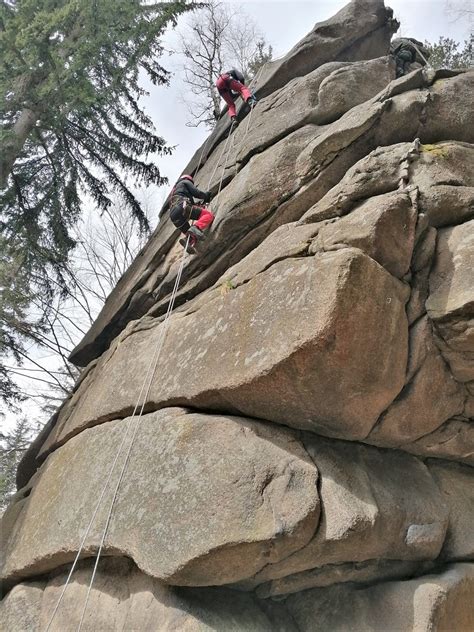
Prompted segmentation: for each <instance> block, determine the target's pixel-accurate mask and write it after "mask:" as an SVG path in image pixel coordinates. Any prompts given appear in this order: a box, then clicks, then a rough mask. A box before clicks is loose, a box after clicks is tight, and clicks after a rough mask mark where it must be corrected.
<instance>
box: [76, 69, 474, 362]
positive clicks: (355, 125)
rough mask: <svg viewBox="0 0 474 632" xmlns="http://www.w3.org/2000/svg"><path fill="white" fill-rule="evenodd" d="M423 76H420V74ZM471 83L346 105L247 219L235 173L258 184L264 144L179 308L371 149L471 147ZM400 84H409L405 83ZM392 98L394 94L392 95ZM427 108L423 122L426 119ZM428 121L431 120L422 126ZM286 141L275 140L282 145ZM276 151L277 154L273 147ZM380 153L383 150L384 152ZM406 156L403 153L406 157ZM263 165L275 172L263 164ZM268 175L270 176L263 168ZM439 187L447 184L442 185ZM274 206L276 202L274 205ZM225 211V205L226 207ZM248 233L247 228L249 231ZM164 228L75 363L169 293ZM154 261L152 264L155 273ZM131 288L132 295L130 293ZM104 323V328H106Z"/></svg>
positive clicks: (465, 76)
mask: <svg viewBox="0 0 474 632" xmlns="http://www.w3.org/2000/svg"><path fill="white" fill-rule="evenodd" d="M421 76H422V77H424V75H421ZM473 78H474V73H472V72H471V73H462V74H460V75H457V76H454V77H451V78H449V79H446V80H443V81H444V83H445V84H446V85H444V86H442V87H440V86H439V85H438V84H440V83H441V82H440V81H437V82H436V83H435V85H434V86H433V87H432V86H431V85H430V81H431V80H432V78H431V79H429V78H426V77H425V78H424V79H423V82H424V83H423V84H422V85H424V86H425V89H424V90H418V89H417V90H413V89H411V91H410V92H408V93H402V94H397V93H396V92H397V90H400V89H401V87H400V85H399V83H400V82H399V80H397V82H393V83H394V84H396V85H395V86H394V87H391V88H390V90H385V91H382V93H380V95H378V96H376V97H374V98H373V99H372V100H371V101H369V102H367V103H364V104H362V105H360V106H357V107H355V108H352V109H351V110H350V111H349V112H347V113H346V114H345V115H344V116H343V117H342V118H341V119H339V120H338V121H336V122H335V123H333V124H332V125H329V126H327V128H325V129H324V131H323V133H321V128H320V127H317V126H313V134H314V139H313V141H312V142H309V143H306V145H307V147H306V148H305V150H304V151H302V152H301V154H300V155H299V156H298V158H297V160H296V163H295V172H294V175H293V180H292V183H291V184H290V185H289V188H287V189H286V192H282V191H281V190H280V189H279V185H278V186H277V189H278V190H277V192H276V193H277V195H276V196H273V195H272V196H271V200H270V201H269V204H268V207H267V208H266V210H265V212H264V215H263V216H261V215H260V214H259V212H260V211H259V212H255V214H252V204H251V201H250V200H248V199H247V202H248V204H243V205H242V204H241V201H240V197H241V195H244V197H245V195H246V194H245V187H247V185H248V186H252V183H253V182H254V180H253V176H251V173H252V170H251V171H247V173H246V174H245V175H244V176H242V177H241V176H240V174H241V173H243V172H245V171H246V169H248V167H249V166H251V167H252V169H253V168H255V176H256V182H257V181H258V182H261V181H262V176H263V174H262V172H261V170H260V169H259V168H257V167H258V164H260V165H263V164H264V162H265V164H267V165H271V162H272V159H271V154H272V152H273V151H274V147H270V148H268V149H267V150H266V151H265V152H264V154H265V153H268V152H269V154H270V156H267V157H266V158H265V159H264V161H263V162H259V163H258V164H256V163H255V162H253V161H254V160H255V159H256V158H257V157H256V156H254V158H253V159H252V160H251V161H250V163H247V164H246V166H245V167H244V169H242V171H241V172H239V174H238V176H237V177H238V178H240V180H239V182H238V183H237V185H238V186H236V187H235V188H234V187H232V184H233V180H232V181H231V182H230V184H229V185H227V186H226V187H225V188H224V190H223V192H222V193H221V195H220V196H219V197H218V198H217V199H216V200H215V201H214V202H213V205H214V210H216V209H217V211H218V216H220V217H221V219H220V220H219V222H216V223H215V226H214V229H213V232H212V233H211V239H210V241H209V242H208V249H207V251H206V253H205V255H204V256H202V257H200V258H199V259H197V258H194V259H191V260H190V261H189V262H188V263H187V265H186V268H185V272H184V276H183V282H182V285H181V289H180V291H179V292H178V305H179V304H180V303H182V302H183V301H185V300H188V299H189V298H190V297H191V296H195V295H196V293H197V292H199V291H202V290H203V289H205V288H206V287H209V286H210V285H212V284H213V283H214V282H215V281H216V280H217V278H219V277H220V276H221V275H222V274H223V272H224V271H225V269H226V267H229V266H231V265H234V264H235V263H236V262H237V261H238V260H239V259H240V258H241V257H242V256H243V255H245V254H247V253H248V252H249V251H250V250H251V249H252V248H254V247H255V246H256V245H257V244H258V243H259V241H261V240H262V239H263V238H264V237H265V236H267V235H268V234H269V232H271V231H272V230H274V229H275V228H276V227H278V226H280V225H282V224H284V223H287V222H291V221H295V220H297V219H299V218H300V217H301V216H302V215H304V214H305V213H306V212H307V211H308V209H309V208H310V207H311V206H312V205H314V204H315V203H317V202H318V200H320V199H321V198H322V197H323V196H324V195H326V194H327V193H328V191H329V190H330V189H331V187H333V186H334V185H337V184H338V183H339V182H340V180H341V178H343V176H344V174H345V173H346V172H347V171H348V170H349V169H350V168H351V167H352V166H353V165H354V164H355V163H357V161H359V160H360V159H361V158H363V157H364V156H366V155H367V152H368V151H370V150H371V149H374V148H376V147H377V146H385V145H391V144H393V143H399V142H400V141H411V140H412V139H413V138H414V137H415V136H417V135H419V136H420V138H421V141H422V142H424V143H434V142H436V141H438V140H440V139H445V138H448V139H454V140H456V141H465V142H473V141H474V132H472V125H470V118H469V114H468V113H469V112H470V104H471V100H472V99H471V96H470V95H471V93H472V84H473V81H474V79H473ZM402 84H403V82H402ZM391 85H392V84H391ZM406 85H407V86H409V85H410V84H409V82H408V83H406ZM394 93H395V96H393V94H394ZM428 108H429V117H427V116H426V113H427V111H428ZM447 109H449V110H451V111H452V120H451V121H450V124H449V126H448V127H447V128H446V129H444V122H443V120H444V119H443V116H444V115H445V112H446V111H447ZM427 118H428V119H429V120H428V121H425V119H427ZM307 127H308V126H307ZM298 131H299V130H298ZM437 135H438V136H439V137H438V136H437ZM288 138H289V142H290V145H291V143H292V142H293V140H294V138H293V135H290V137H288ZM285 140H286V139H284V140H283V141H280V142H283V143H284V141H285ZM449 142H450V143H452V142H453V141H452V140H450V141H449ZM277 151H278V152H279V150H277ZM293 151H294V148H292V149H291V152H290V153H292V152H293ZM381 151H382V153H383V152H384V150H381ZM282 152H283V153H282ZM282 152H280V154H281V155H283V154H284V151H283V148H282ZM410 153H411V152H408V154H410ZM408 158H410V156H408ZM456 161H457V163H459V162H460V161H459V160H458V159H456ZM408 162H409V161H408ZM401 167H403V168H401ZM265 168H267V167H265ZM268 168H273V167H272V166H269V167H268ZM407 169H408V167H406V166H403V165H401V166H400V165H397V167H396V171H397V174H400V173H405V172H407V173H408V172H409V170H408V171H407ZM268 173H269V174H271V173H273V172H272V171H269V172H268ZM370 178H371V179H372V180H375V181H379V182H378V184H377V186H375V187H373V188H374V189H375V190H376V192H375V193H373V194H376V195H379V194H381V193H386V192H388V191H392V190H395V189H396V188H397V185H396V184H395V185H394V186H393V185H392V184H389V183H388V182H387V180H386V178H384V177H381V176H380V175H379V173H377V178H374V177H373V173H371V174H370ZM269 179H270V178H269ZM398 179H399V178H398ZM398 179H397V182H398ZM263 180H265V178H263ZM443 182H445V180H442V181H441V182H440V185H441V184H442V183H443ZM267 184H268V183H267ZM293 184H294V186H293ZM442 185H443V186H445V184H442ZM242 186H243V187H244V189H242ZM287 187H288V185H287ZM433 191H434V187H433ZM227 196H229V197H230V198H232V196H235V201H236V204H237V205H238V207H239V209H238V212H237V215H236V211H232V215H233V218H232V220H231V221H229V222H228V223H225V226H226V228H225V230H222V228H223V226H224V224H223V223H222V212H223V211H222V210H221V209H220V206H221V203H223V204H224V205H226V204H227V203H226V199H227ZM366 197H367V196H366ZM452 197H453V196H452V192H451V198H452ZM219 198H220V200H219ZM233 199H234V198H233ZM262 200H263V198H260V201H262ZM275 201H277V202H278V203H277V204H276V205H275ZM216 205H217V207H216ZM259 206H260V203H259V204H258V205H257V206H256V207H255V208H256V210H258V209H257V207H259ZM226 208H228V207H227V205H226ZM458 208H459V205H458ZM336 214H337V213H336ZM328 216H329V217H334V216H335V214H334V213H332V211H329V212H328V215H325V216H324V217H321V216H319V217H316V218H312V211H310V212H309V213H307V215H306V219H307V220H310V221H319V220H320V219H325V218H326V217H328ZM239 217H240V218H242V219H244V220H246V222H247V223H245V222H243V223H241V224H240V227H239V225H238V224H237V232H235V227H234V222H235V220H236V219H238V218H239ZM167 223H168V224H169V222H167V221H166V222H164V224H167ZM219 226H220V231H219V235H218V238H215V239H214V238H212V236H214V235H215V231H217V230H218V229H219ZM252 228H253V230H251V229H252ZM167 230H168V229H166V230H165V229H164V228H163V232H161V231H158V233H157V236H156V239H154V241H153V245H150V247H153V248H154V251H153V252H154V253H155V254H154V255H153V256H151V255H148V254H147V253H148V248H147V249H146V252H145V251H144V254H143V255H142V258H141V260H142V261H143V266H144V268H143V270H142V273H141V272H140V271H139V269H140V266H138V267H136V274H135V272H134V273H133V274H134V275H135V276H134V277H133V278H131V277H130V278H129V275H128V274H127V279H128V280H127V281H126V280H125V279H124V281H123V282H122V286H121V291H123V292H124V293H125V294H126V295H127V297H126V299H125V298H124V297H122V298H121V299H120V300H119V299H117V298H114V300H113V301H112V300H111V301H110V308H109V306H106V308H105V309H104V313H103V315H102V316H101V317H100V319H99V320H98V321H97V323H96V325H94V327H93V328H92V329H91V331H90V333H89V334H88V335H87V337H86V338H85V339H84V341H83V343H81V344H80V345H79V346H78V348H77V349H76V350H75V351H74V353H73V354H72V358H73V359H74V361H76V362H79V363H81V364H85V363H86V362H88V361H89V360H90V359H91V358H92V357H96V355H95V354H96V353H97V351H95V353H94V352H93V351H92V349H93V348H94V349H98V350H100V352H102V351H103V350H104V349H105V348H106V347H107V345H108V344H110V341H111V337H113V335H116V334H117V333H118V331H119V330H120V329H121V328H123V327H124V326H125V324H126V322H129V321H130V320H131V319H132V318H136V317H137V316H141V315H142V314H144V313H145V312H146V310H147V309H148V308H149V307H150V306H151V304H152V299H151V296H152V295H153V294H155V295H158V296H159V297H160V299H165V298H166V296H167V294H169V292H170V291H171V288H172V286H173V282H174V276H175V274H176V271H177V266H175V267H174V269H173V267H172V266H171V267H170V262H169V261H168V260H167V258H166V254H167V253H168V252H169V249H170V247H171V246H170V244H171V243H172V241H171V240H170V239H169V238H168V239H165V241H164V242H162V241H161V237H160V235H161V234H162V235H163V237H165V233H166V235H167V234H168V233H167ZM236 240H237V248H236ZM150 259H151V260H152V261H154V263H155V265H154V268H153V270H155V271H156V272H155V276H154V277H153V281H152V271H151V270H150V267H149V265H148V263H147V262H148V261H149V260H150ZM156 264H158V269H157V267H156ZM148 282H149V283H148ZM147 283H148V284H147ZM129 290H130V291H131V294H129ZM133 297H134V298H133ZM117 301H118V302H117ZM165 310H166V301H164V302H163V305H162V311H165ZM119 323H120V326H119ZM105 326H106V327H107V330H105V329H104V327H105ZM94 341H95V342H94Z"/></svg>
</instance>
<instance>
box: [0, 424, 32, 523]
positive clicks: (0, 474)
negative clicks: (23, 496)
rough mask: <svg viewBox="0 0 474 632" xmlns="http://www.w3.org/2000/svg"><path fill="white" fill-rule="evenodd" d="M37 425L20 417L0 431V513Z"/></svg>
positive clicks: (14, 484)
mask: <svg viewBox="0 0 474 632" xmlns="http://www.w3.org/2000/svg"><path fill="white" fill-rule="evenodd" d="M38 431H39V427H36V426H34V427H33V426H32V425H31V424H30V423H28V420H27V419H26V417H21V418H20V419H18V421H17V422H16V424H15V426H14V427H13V428H12V430H10V431H9V432H0V514H1V513H2V512H3V510H4V509H5V508H6V506H7V505H8V503H9V501H10V498H11V496H12V494H13V493H14V492H15V489H16V482H15V478H16V470H17V467H18V463H19V462H20V461H21V458H22V456H23V454H24V453H25V451H26V449H27V448H28V446H29V445H30V443H31V441H32V439H33V438H34V436H35V435H36V434H37V432H38Z"/></svg>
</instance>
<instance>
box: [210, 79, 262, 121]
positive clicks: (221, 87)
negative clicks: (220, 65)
mask: <svg viewBox="0 0 474 632" xmlns="http://www.w3.org/2000/svg"><path fill="white" fill-rule="evenodd" d="M216 88H217V90H218V92H219V94H220V95H221V97H222V98H223V99H224V101H225V102H226V103H227V105H228V106H229V116H230V118H231V120H232V122H233V124H234V126H235V125H238V121H237V113H236V111H235V102H234V97H233V95H232V91H234V92H238V93H239V94H240V95H241V97H242V99H243V100H244V101H245V102H246V103H247V104H248V105H249V106H250V108H253V107H254V105H255V104H256V103H257V99H256V97H255V96H254V95H253V94H252V93H251V92H250V90H249V89H248V88H247V86H246V85H245V84H244V76H243V74H242V73H241V72H239V71H238V70H236V69H235V68H232V70H229V71H228V72H224V73H223V74H222V75H220V76H219V78H218V79H217V81H216Z"/></svg>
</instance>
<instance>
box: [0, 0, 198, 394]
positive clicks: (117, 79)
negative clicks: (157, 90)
mask: <svg viewBox="0 0 474 632" xmlns="http://www.w3.org/2000/svg"><path fill="white" fill-rule="evenodd" d="M192 6H193V5H192V4H189V3H187V2H186V0H177V1H175V2H150V0H0V50H1V54H0V119H1V129H0V190H1V192H0V236H1V239H2V241H3V243H4V244H9V252H8V253H7V254H6V255H5V257H4V258H3V260H2V266H3V274H2V279H1V283H0V291H1V292H2V301H3V302H4V305H3V307H2V310H3V311H2V314H1V316H2V321H1V322H0V331H1V333H2V337H1V339H0V357H1V355H2V353H3V354H4V352H5V345H7V347H8V345H10V351H13V352H15V341H18V336H20V337H21V336H23V335H24V334H25V330H24V328H23V331H15V330H14V328H15V323H17V324H18V323H20V322H21V323H25V322H26V321H25V319H24V315H25V310H27V306H28V300H27V299H28V291H31V292H38V291H41V292H43V293H45V294H47V293H51V294H53V293H54V292H56V291H58V290H61V289H64V288H65V287H66V284H67V261H68V257H69V256H70V253H71V251H72V249H73V248H74V245H75V241H74V238H73V236H72V234H73V228H74V226H75V224H76V222H77V220H78V218H79V217H80V213H81V205H82V203H83V201H84V198H85V195H84V194H87V195H88V196H90V197H91V198H92V199H93V200H94V202H95V204H96V205H97V208H98V210H99V211H100V210H103V209H106V208H108V207H109V206H110V204H111V197H110V194H111V193H112V192H113V193H115V194H119V195H120V196H121V197H122V199H123V200H124V202H125V203H126V205H127V206H128V208H129V210H130V212H131V214H132V215H133V216H134V217H135V218H136V219H137V220H138V222H139V225H140V227H141V228H142V229H146V228H147V227H148V222H147V218H146V215H145V214H144V213H143V212H142V209H141V207H140V204H139V203H138V201H137V200H136V198H135V196H134V195H133V192H132V190H131V188H130V186H129V184H128V182H130V181H131V180H132V181H133V183H134V184H136V183H143V184H145V185H148V184H151V183H154V184H158V185H160V184H163V183H164V182H165V179H164V178H163V177H162V176H161V174H160V171H159V169H158V167H157V166H156V157H157V155H158V156H159V155H162V154H167V153H169V152H170V149H169V147H168V146H167V145H166V143H165V140H164V139H163V138H162V137H161V136H160V135H158V134H157V133H156V132H155V130H154V126H153V124H152V121H151V120H150V118H149V117H148V116H147V115H146V113H145V112H144V111H143V109H142V107H141V104H140V101H139V100H140V97H141V96H142V95H143V94H144V90H143V88H142V87H141V83H140V79H141V76H142V75H145V76H148V77H149V79H150V80H151V81H152V82H153V83H154V84H158V85H159V84H166V83H168V81H169V73H168V72H167V71H166V70H165V69H164V68H163V67H162V66H161V65H160V63H159V59H160V55H161V53H162V45H161V42H160V40H161V37H162V35H163V34H164V32H165V30H166V29H167V28H168V27H173V26H175V25H176V21H177V18H178V16H179V15H180V14H181V13H182V12H184V11H187V10H189V9H190V8H192ZM12 266H13V268H12ZM12 269H15V270H16V271H17V272H18V274H19V278H20V279H21V285H22V290H24V293H25V296H24V297H23V298H22V299H21V300H20V297H19V292H18V291H17V289H15V288H13V289H12V291H10V288H9V286H8V285H4V283H5V281H6V280H8V278H10V277H11V274H10V273H11V270H12ZM9 298H11V299H13V298H15V299H16V301H17V302H16V304H8V302H7V303H5V302H6V301H8V300H9ZM20 312H21V317H20ZM5 314H6V315H7V316H9V318H5V319H4V318H3V315H5ZM12 315H16V316H15V318H13V317H12ZM17 316H18V318H17ZM12 328H13V329H12ZM1 380H3V382H2V383H3V385H4V386H8V381H7V379H6V374H5V371H3V372H2V368H1V366H0V381H1Z"/></svg>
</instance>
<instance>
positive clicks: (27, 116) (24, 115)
mask: <svg viewBox="0 0 474 632" xmlns="http://www.w3.org/2000/svg"><path fill="white" fill-rule="evenodd" d="M38 116H39V114H38V112H35V111H33V110H31V109H30V108H24V109H23V110H22V111H21V112H20V116H19V117H18V119H17V121H16V122H15V124H14V125H13V127H12V129H11V130H9V135H8V137H7V139H6V140H5V142H4V143H3V147H2V152H1V153H2V156H1V160H0V187H1V188H2V189H3V188H5V187H6V186H7V180H8V176H9V174H10V172H11V170H12V167H13V164H14V162H15V160H16V159H17V158H18V155H19V153H20V152H21V150H22V149H23V145H24V144H25V141H26V139H27V138H28V136H29V135H30V133H31V131H32V130H33V129H34V127H35V125H36V121H37V120H38Z"/></svg>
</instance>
